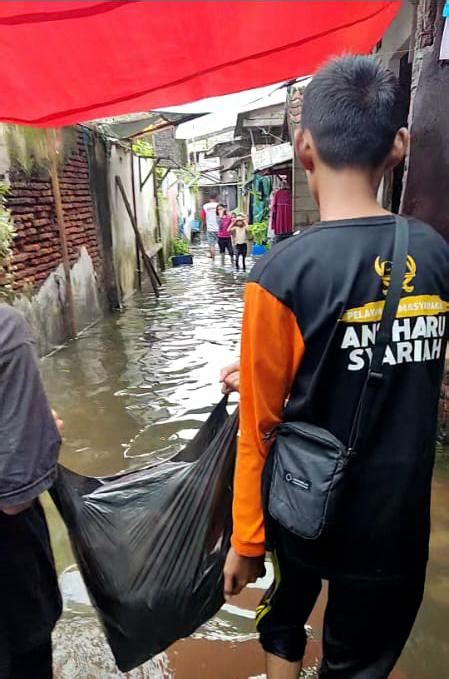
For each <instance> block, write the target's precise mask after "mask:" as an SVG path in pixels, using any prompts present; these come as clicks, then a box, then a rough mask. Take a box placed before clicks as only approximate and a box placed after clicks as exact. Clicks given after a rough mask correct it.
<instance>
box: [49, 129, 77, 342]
mask: <svg viewBox="0 0 449 679" xmlns="http://www.w3.org/2000/svg"><path fill="white" fill-rule="evenodd" d="M56 141H57V139H56V130H55V129H53V128H51V129H50V128H48V129H47V142H48V153H49V158H50V178H51V186H52V190H53V198H54V201H55V211H56V220H57V223H58V230H59V242H60V245H61V254H62V265H63V268H64V279H65V308H64V315H65V320H66V327H67V330H68V335H69V338H70V339H73V338H74V337H76V320H75V303H74V299H73V288H72V279H71V276H70V260H69V250H68V246H67V235H66V230H65V222H64V211H63V209H62V198H61V187H60V184H59V174H58V161H57V151H56Z"/></svg>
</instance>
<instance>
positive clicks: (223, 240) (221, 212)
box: [217, 203, 234, 264]
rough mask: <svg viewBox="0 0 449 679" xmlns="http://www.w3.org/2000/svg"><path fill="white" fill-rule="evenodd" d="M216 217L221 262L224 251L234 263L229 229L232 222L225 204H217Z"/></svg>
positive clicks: (223, 257)
mask: <svg viewBox="0 0 449 679" xmlns="http://www.w3.org/2000/svg"><path fill="white" fill-rule="evenodd" d="M217 218H218V248H219V250H220V254H221V263H222V264H224V261H225V254H226V252H227V253H228V254H229V257H230V258H231V264H234V251H233V249H232V238H231V233H230V231H229V229H230V228H231V226H232V224H233V218H232V215H229V214H228V211H227V209H226V206H225V205H222V204H221V203H220V204H219V205H218V206H217Z"/></svg>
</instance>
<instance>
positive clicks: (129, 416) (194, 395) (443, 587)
mask: <svg viewBox="0 0 449 679" xmlns="http://www.w3.org/2000/svg"><path fill="white" fill-rule="evenodd" d="M244 281H245V275H244V274H242V273H241V274H237V273H235V272H233V271H232V270H231V269H230V268H226V267H225V268H223V267H222V266H220V264H219V263H218V262H217V263H215V264H212V263H211V262H210V261H208V260H207V259H206V257H205V255H204V251H203V250H201V251H198V252H197V253H196V256H195V265H194V267H193V268H191V267H181V268H179V269H173V270H169V271H167V273H166V274H165V276H164V287H163V288H162V294H161V299H160V300H159V302H157V303H156V302H155V301H154V298H153V297H152V295H150V294H144V293H143V294H141V295H138V296H136V297H135V298H133V299H131V300H129V302H128V304H127V308H126V310H125V311H124V312H123V313H121V314H117V315H114V316H111V317H109V318H107V319H105V320H103V321H102V322H100V323H98V324H97V325H95V326H93V327H92V328H90V329H89V330H88V331H87V332H85V333H84V334H83V336H82V337H81V338H80V339H79V340H77V341H76V342H73V343H72V344H70V345H69V346H67V347H66V348H64V349H62V350H61V351H58V352H56V353H55V354H53V355H52V356H50V357H48V358H46V359H45V360H44V361H43V374H44V380H45V383H46V387H47V390H48V393H49V396H50V399H51V402H52V405H53V406H54V407H55V408H57V409H58V410H59V412H60V414H61V415H62V416H63V418H64V420H65V427H66V428H65V436H66V442H65V444H64V448H63V451H62V462H63V463H64V464H65V465H66V466H68V467H69V468H71V469H74V470H75V471H78V472H80V473H83V474H86V475H98V476H99V475H108V474H112V473H114V472H117V471H120V470H122V469H128V468H136V467H138V466H140V465H142V464H145V463H147V462H148V460H149V459H150V458H151V456H152V455H154V454H155V453H156V452H157V453H158V454H159V455H161V454H162V455H170V454H171V453H173V452H175V451H177V450H178V449H179V448H180V447H181V446H182V445H183V444H184V443H185V442H186V441H187V440H189V439H190V438H192V436H193V435H194V433H195V431H196V430H197V429H198V427H199V426H200V425H201V422H202V421H204V419H205V418H206V417H207V413H208V411H209V409H210V407H211V404H213V403H215V402H217V401H218V399H219V398H220V392H219V387H218V385H217V378H218V372H219V369H220V367H221V366H223V365H225V364H226V363H227V362H228V361H230V360H231V359H232V358H233V357H235V356H236V355H237V354H238V347H239V330H240V320H241V310H242V302H241V299H242V290H243V284H244ZM447 460H449V457H447V456H445V455H444V454H442V455H441V456H440V457H439V461H438V464H437V471H436V475H435V483H434V504H433V540H432V558H431V564H430V568H429V581H428V586H427V591H426V598H425V602H424V605H423V608H422V610H421V613H420V615H419V619H418V621H417V624H416V627H415V630H414V632H413V635H412V638H411V640H410V642H409V644H408V647H407V649H406V652H405V653H404V656H403V658H402V659H401V662H400V665H399V667H398V669H397V670H396V671H395V673H394V675H393V677H394V678H395V679H443V678H444V677H448V676H449V669H448V668H449V635H448V633H447V630H448V628H449V462H446V461H447ZM46 509H47V513H48V516H49V519H50V528H51V533H52V539H53V545H54V550H55V554H56V560H57V567H58V572H59V574H60V583H61V588H62V591H63V594H64V604H65V612H64V616H63V619H62V620H61V622H60V624H59V626H58V628H57V630H56V632H55V656H56V658H55V661H56V676H57V678H58V679H94V678H95V679H96V678H101V679H112V678H116V677H120V676H123V675H121V674H120V673H119V672H118V670H117V669H116V668H115V666H114V662H113V659H112V656H111V654H110V652H109V650H108V647H107V645H106V642H105V640H104V637H103V635H102V633H101V630H100V628H99V625H98V623H97V620H96V616H95V613H94V612H93V610H92V608H91V606H90V604H89V601H88V598H87V594H86V592H85V590H84V588H83V585H82V582H81V579H80V576H79V573H78V570H77V568H76V566H75V562H74V558H73V555H72V553H71V550H70V546H69V543H68V540H67V536H66V532H65V529H64V526H63V525H62V522H61V521H60V519H59V517H58V515H57V513H56V510H55V509H54V507H53V505H52V504H51V502H50V501H49V500H48V501H47V502H46ZM269 580H270V569H269V572H268V575H267V577H266V578H265V581H264V582H258V583H257V585H256V586H253V587H252V588H250V589H248V590H246V592H245V593H244V594H243V595H242V596H241V597H240V598H239V599H238V600H236V602H235V603H234V604H233V605H232V606H230V605H226V606H225V607H224V608H223V609H222V611H221V612H220V613H219V614H218V615H217V617H216V618H215V619H214V620H212V621H211V622H210V623H208V624H207V625H205V626H204V628H202V629H200V630H199V631H198V632H197V633H196V634H195V635H194V636H193V637H192V638H190V639H188V640H184V641H180V642H178V643H177V644H176V645H175V646H174V647H172V648H170V649H169V650H168V651H167V653H165V654H162V655H161V656H159V657H158V658H156V659H154V660H153V661H152V662H149V663H147V664H146V665H145V666H144V667H142V668H139V669H138V670H135V671H134V672H132V673H129V674H128V675H127V676H128V677H130V678H131V677H132V678H133V679H134V678H136V679H137V678H140V677H141V678H142V679H143V678H148V679H199V678H200V677H201V679H249V678H252V679H256V678H257V679H262V677H263V676H264V675H263V658H262V655H261V652H260V650H259V647H258V644H257V641H256V635H255V631H254V626H253V622H252V618H253V610H254V608H255V606H256V605H257V603H258V601H259V598H260V595H261V591H262V589H263V588H264V587H265V586H267V585H268V584H269ZM322 608H323V601H322V600H321V601H320V605H319V606H318V607H317V610H316V611H315V612H314V615H313V616H312V620H311V621H310V625H311V630H310V632H311V641H310V643H309V649H308V655H307V660H306V670H305V671H304V676H305V677H315V676H316V665H317V662H318V657H319V654H320V622H321V617H322Z"/></svg>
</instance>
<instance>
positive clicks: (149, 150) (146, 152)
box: [132, 139, 156, 158]
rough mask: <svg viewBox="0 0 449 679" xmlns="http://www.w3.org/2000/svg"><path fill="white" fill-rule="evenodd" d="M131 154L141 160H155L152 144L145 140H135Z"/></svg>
mask: <svg viewBox="0 0 449 679" xmlns="http://www.w3.org/2000/svg"><path fill="white" fill-rule="evenodd" d="M132 150H133V153H135V155H136V156H141V157H142V158H155V157H156V156H155V155H154V149H153V144H152V143H151V141H148V140H146V139H137V140H136V141H135V142H134V143H133V145H132Z"/></svg>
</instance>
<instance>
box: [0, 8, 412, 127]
mask: <svg viewBox="0 0 449 679" xmlns="http://www.w3.org/2000/svg"><path fill="white" fill-rule="evenodd" d="M400 4H401V3H400V0H396V1H394V2H380V1H377V0H374V1H373V0H371V1H370V2H363V1H362V0H359V1H349V2H347V1H346V0H336V1H332V0H326V1H315V2H305V1H302V2H301V1H297V2H269V1H260V2H259V1H257V0H256V1H249V2H244V1H240V2H226V1H223V0H217V1H215V2H189V1H186V0H184V1H182V0H181V1H178V2H174V1H171V0H165V1H160V2H132V1H131V2H1V3H0V54H1V64H2V67H1V70H0V92H1V103H0V120H3V121H9V122H14V123H22V124H30V125H35V126H60V125H68V124H71V123H74V122H80V121H83V120H84V121H85V120H92V119H94V118H100V117H105V116H111V115H119V114H122V113H131V112H134V111H146V110H149V109H155V108H160V107H167V106H172V105H175V104H182V103H185V102H188V101H193V100H196V99H200V98H203V97H209V96H213V95H222V94H228V93H229V92H237V91H239V90H244V89H249V88H253V87H259V86H261V85H268V84H270V83H274V82H278V81H281V80H287V79H290V78H294V77H296V76H300V75H307V74H309V73H312V72H313V71H314V70H315V68H316V67H317V65H319V64H320V63H321V62H322V61H323V60H324V59H325V58H326V57H329V56H331V55H335V54H340V53H341V52H343V51H345V50H346V51H351V52H367V51H369V50H370V49H371V48H372V47H373V45H375V43H376V42H377V41H378V40H379V39H380V38H381V36H382V34H383V33H384V32H385V30H386V28H387V27H388V25H389V24H390V22H391V21H392V19H393V18H394V17H395V15H396V13H397V11H398V10H399V7H400Z"/></svg>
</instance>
